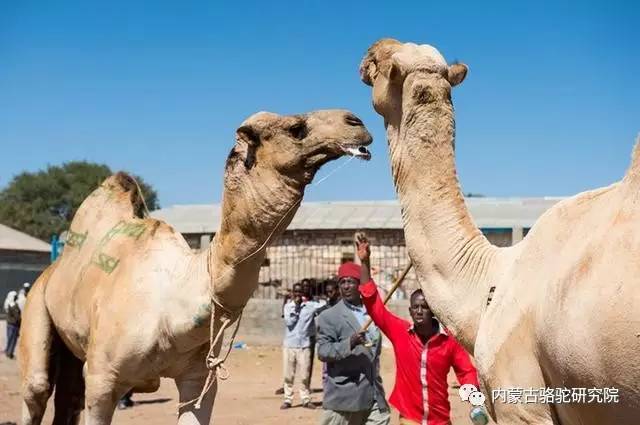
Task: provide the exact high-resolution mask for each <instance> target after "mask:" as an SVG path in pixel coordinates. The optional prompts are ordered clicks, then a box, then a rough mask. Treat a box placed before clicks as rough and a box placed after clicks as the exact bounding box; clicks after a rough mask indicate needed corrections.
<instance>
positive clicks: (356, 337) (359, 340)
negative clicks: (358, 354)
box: [349, 332, 367, 350]
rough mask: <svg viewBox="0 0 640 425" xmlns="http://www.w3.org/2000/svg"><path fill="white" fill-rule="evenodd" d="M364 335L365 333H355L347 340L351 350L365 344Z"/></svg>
mask: <svg viewBox="0 0 640 425" xmlns="http://www.w3.org/2000/svg"><path fill="white" fill-rule="evenodd" d="M365 333H366V332H358V333H355V334H353V335H351V338H350V339H349V342H350V343H351V349H352V350H353V349H354V348H356V347H357V346H358V345H362V344H364V343H365V342H367V338H366V337H365Z"/></svg>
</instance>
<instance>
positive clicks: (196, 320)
mask: <svg viewBox="0 0 640 425" xmlns="http://www.w3.org/2000/svg"><path fill="white" fill-rule="evenodd" d="M210 317H211V304H210V303H206V304H200V307H198V312H197V313H196V314H195V316H193V324H194V325H196V327H200V326H202V325H203V324H204V323H205V322H206V321H207V319H209V318H210Z"/></svg>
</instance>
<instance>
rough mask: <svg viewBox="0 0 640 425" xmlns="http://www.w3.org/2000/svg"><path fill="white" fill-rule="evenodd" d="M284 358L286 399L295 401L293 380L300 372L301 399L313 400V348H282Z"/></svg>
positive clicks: (291, 401) (288, 401) (306, 401)
mask: <svg viewBox="0 0 640 425" xmlns="http://www.w3.org/2000/svg"><path fill="white" fill-rule="evenodd" d="M282 360H283V366H284V367H283V370H284V401H285V402H287V403H293V381H294V378H295V376H296V371H297V372H298V373H297V375H298V379H299V382H300V385H301V387H300V399H301V400H302V403H308V402H310V401H311V390H310V388H309V385H310V384H311V348H309V347H307V348H288V347H283V349H282Z"/></svg>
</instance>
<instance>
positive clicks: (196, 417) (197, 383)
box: [175, 362, 218, 425]
mask: <svg viewBox="0 0 640 425" xmlns="http://www.w3.org/2000/svg"><path fill="white" fill-rule="evenodd" d="M200 363H202V362H198V364H200ZM193 369H196V370H193ZM193 369H192V370H189V371H187V372H186V373H185V374H183V376H179V377H178V378H176V379H175V381H176V386H177V387H178V393H179V396H180V397H179V398H180V403H185V402H188V401H191V400H193V399H195V398H198V397H199V396H200V393H201V392H202V387H203V385H204V383H205V380H206V378H207V373H208V371H207V370H206V368H205V367H204V365H202V367H200V366H198V367H197V368H196V367H194V368H193ZM217 390H218V384H217V381H216V382H214V383H213V385H212V386H211V389H210V390H209V392H208V393H207V394H206V395H205V396H204V398H203V399H202V404H201V406H200V409H198V410H196V409H195V406H194V405H195V402H193V403H191V404H189V405H188V406H184V407H182V408H180V409H178V425H208V424H209V423H210V421H211V414H212V412H213V402H214V400H215V397H216V392H217Z"/></svg>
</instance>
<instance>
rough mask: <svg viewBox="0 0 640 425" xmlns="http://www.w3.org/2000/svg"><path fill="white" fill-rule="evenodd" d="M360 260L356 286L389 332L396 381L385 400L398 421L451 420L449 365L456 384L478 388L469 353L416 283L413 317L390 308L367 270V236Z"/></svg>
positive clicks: (441, 424) (433, 424)
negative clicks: (450, 332) (360, 270)
mask: <svg viewBox="0 0 640 425" xmlns="http://www.w3.org/2000/svg"><path fill="white" fill-rule="evenodd" d="M356 245H357V252H358V257H359V258H360V261H361V263H362V274H361V278H360V281H361V283H362V284H361V285H360V287H359V288H358V289H359V291H360V294H361V296H362V300H363V302H364V305H365V306H366V308H367V311H368V312H369V314H370V315H371V318H372V319H373V322H374V323H375V324H376V325H378V326H379V327H380V330H382V332H383V333H384V334H385V335H386V336H387V338H389V340H390V341H391V344H392V345H393V351H394V353H395V359H396V381H395V385H394V388H393V391H392V392H391V397H390V398H389V402H390V403H391V405H392V406H393V407H395V408H396V409H397V410H398V412H399V413H400V424H405V425H414V424H415V425H448V424H450V423H451V422H450V419H449V412H450V405H449V393H448V387H449V386H448V384H447V374H448V373H449V369H450V368H452V367H453V370H454V371H455V373H456V376H457V378H458V382H459V383H460V385H463V384H473V385H474V386H475V387H476V388H480V386H479V384H478V375H477V372H476V369H475V368H474V367H473V365H472V364H471V360H470V359H469V355H468V354H467V352H466V351H465V350H464V349H463V348H462V346H460V344H458V342H457V341H456V340H455V339H454V338H453V337H452V336H450V335H448V334H447V333H446V332H445V330H444V329H443V328H442V326H440V323H439V322H438V321H437V320H436V318H435V317H434V316H433V313H432V312H431V310H430V309H429V305H428V303H427V300H426V299H425V297H424V294H423V293H422V290H420V289H418V290H416V291H414V292H413V293H412V294H411V299H410V306H409V314H410V316H411V322H408V321H407V320H404V319H402V318H400V317H398V316H396V315H394V314H393V313H391V312H390V311H389V310H388V309H387V308H386V306H385V305H384V303H383V302H382V299H381V298H380V295H379V294H378V289H377V287H376V285H375V283H374V282H373V281H372V280H371V275H370V256H371V252H370V248H369V241H368V240H367V239H366V238H364V237H363V238H361V239H359V241H358V242H356Z"/></svg>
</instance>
